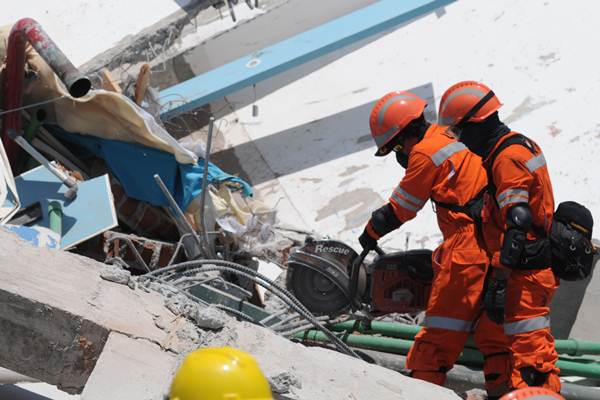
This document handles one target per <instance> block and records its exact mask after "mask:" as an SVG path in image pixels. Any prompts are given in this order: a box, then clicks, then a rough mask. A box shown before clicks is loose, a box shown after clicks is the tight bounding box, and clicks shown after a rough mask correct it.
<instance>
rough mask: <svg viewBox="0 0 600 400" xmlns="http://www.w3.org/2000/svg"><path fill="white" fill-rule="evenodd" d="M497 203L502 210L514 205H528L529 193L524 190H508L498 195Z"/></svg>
mask: <svg viewBox="0 0 600 400" xmlns="http://www.w3.org/2000/svg"><path fill="white" fill-rule="evenodd" d="M496 201H498V206H499V207H500V208H502V207H504V206H506V205H508V204H513V203H527V202H529V192H527V190H524V189H506V190H505V191H504V192H502V193H500V194H499V195H498V197H497V198H496Z"/></svg>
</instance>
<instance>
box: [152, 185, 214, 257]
mask: <svg viewBox="0 0 600 400" xmlns="http://www.w3.org/2000/svg"><path fill="white" fill-rule="evenodd" d="M154 181H155V182H156V184H157V185H158V187H159V188H160V190H161V191H162V192H163V195H164V196H165V198H166V199H167V201H168V202H169V204H170V206H171V209H172V214H173V216H174V219H175V222H176V224H177V226H178V227H179V229H180V230H181V231H182V232H184V234H183V235H182V243H183V247H184V249H185V251H186V254H187V256H188V258H190V259H195V258H197V257H199V256H200V255H201V254H202V243H200V240H199V239H198V236H197V235H196V233H195V232H194V228H192V226H191V225H190V223H189V221H188V220H187V219H186V218H185V214H184V213H183V211H182V210H181V208H179V205H177V202H176V201H175V199H174V198H173V196H172V195H171V192H169V189H167V186H165V184H164V182H163V181H162V179H161V178H160V176H159V175H158V174H154ZM187 234H189V236H188V238H189V239H191V240H184V239H183V236H185V235H187ZM205 251H206V250H205Z"/></svg>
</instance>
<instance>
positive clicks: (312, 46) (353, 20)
mask: <svg viewBox="0 0 600 400" xmlns="http://www.w3.org/2000/svg"><path fill="white" fill-rule="evenodd" d="M454 1H455V0H402V1H399V0H381V1H378V2H377V3H374V4H372V5H370V6H367V7H364V8H362V9H360V10H357V11H354V12H352V13H350V14H348V15H345V16H343V17H340V18H337V19H335V20H333V21H330V22H327V23H325V24H323V25H321V26H318V27H316V28H313V29H310V30H308V31H306V32H303V33H300V34H298V35H296V36H293V37H291V38H289V39H286V40H283V41H281V42H279V43H277V44H274V45H273V46H270V47H266V48H264V49H262V50H259V51H257V52H255V53H253V54H250V55H248V56H244V57H242V58H239V59H237V60H235V61H232V62H230V63H228V64H225V65H223V66H221V67H219V68H216V69H213V70H211V71H208V72H207V73H205V74H202V75H199V76H196V77H194V78H192V79H189V80H187V81H184V82H181V83H179V84H177V85H174V86H171V87H170V88H167V89H165V90H163V91H161V92H160V98H162V99H164V100H165V104H164V110H163V112H162V114H161V117H162V118H164V119H170V118H173V117H175V116H177V115H179V114H182V113H185V112H187V111H190V110H193V109H196V108H198V107H201V106H203V105H204V104H207V103H209V102H211V101H213V100H216V99H219V98H221V97H223V96H226V95H227V94H230V93H233V92H235V91H238V90H240V89H243V88H245V87H248V86H251V85H253V84H255V83H257V82H260V81H262V80H265V79H268V78H270V77H273V76H275V75H278V74H280V73H282V72H285V71H287V70H289V69H291V68H294V67H296V66H298V65H301V64H303V63H306V62H308V61H310V60H313V59H315V58H318V57H320V56H322V55H324V54H327V53H329V52H332V51H334V50H337V49H340V48H342V47H344V46H347V45H349V44H352V43H354V42H357V41H359V40H362V39H364V38H366V37H368V36H371V35H374V34H377V33H380V32H382V31H384V30H386V29H389V28H392V27H394V26H396V25H399V24H402V23H404V22H407V21H409V20H411V19H413V18H417V17H419V16H421V15H423V14H426V13H428V12H431V11H433V10H435V9H437V8H439V7H443V6H445V5H447V4H450V3H452V2H454ZM178 98H179V99H182V102H181V103H179V102H176V101H172V100H175V99H178Z"/></svg>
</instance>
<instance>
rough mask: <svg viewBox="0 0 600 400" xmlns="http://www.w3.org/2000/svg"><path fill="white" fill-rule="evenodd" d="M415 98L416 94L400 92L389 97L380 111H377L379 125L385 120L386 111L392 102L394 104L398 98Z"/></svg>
mask: <svg viewBox="0 0 600 400" xmlns="http://www.w3.org/2000/svg"><path fill="white" fill-rule="evenodd" d="M414 98H415V97H414V96H409V95H407V94H399V95H397V96H394V97H390V98H389V99H387V100H386V102H385V103H383V106H382V107H381V109H380V110H379V113H377V124H378V125H381V124H383V121H384V120H385V113H386V111H387V109H388V108H390V106H391V105H392V104H394V103H395V102H397V101H398V100H411V99H414Z"/></svg>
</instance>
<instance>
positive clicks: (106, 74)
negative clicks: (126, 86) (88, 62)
mask: <svg viewBox="0 0 600 400" xmlns="http://www.w3.org/2000/svg"><path fill="white" fill-rule="evenodd" d="M100 77H101V78H102V89H104V90H108V91H110V92H116V93H119V94H123V90H121V86H120V85H119V83H118V82H117V81H116V80H115V78H113V76H112V74H111V73H110V71H109V70H108V68H106V67H105V68H102V70H101V71H100Z"/></svg>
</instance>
